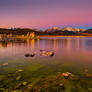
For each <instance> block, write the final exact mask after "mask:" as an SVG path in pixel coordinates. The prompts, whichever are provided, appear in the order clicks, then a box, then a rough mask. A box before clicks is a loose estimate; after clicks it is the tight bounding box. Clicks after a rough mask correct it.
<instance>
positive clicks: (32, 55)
mask: <svg viewBox="0 0 92 92" xmlns="http://www.w3.org/2000/svg"><path fill="white" fill-rule="evenodd" d="M34 56H35V53H32V54H25V57H34Z"/></svg>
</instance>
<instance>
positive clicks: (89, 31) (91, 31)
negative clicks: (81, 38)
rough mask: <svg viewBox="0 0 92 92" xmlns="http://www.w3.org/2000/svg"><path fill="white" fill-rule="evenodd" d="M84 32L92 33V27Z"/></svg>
mask: <svg viewBox="0 0 92 92" xmlns="http://www.w3.org/2000/svg"><path fill="white" fill-rule="evenodd" d="M84 33H89V34H92V29H88V30H86V31H85V32H84Z"/></svg>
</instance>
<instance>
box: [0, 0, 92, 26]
mask: <svg viewBox="0 0 92 92" xmlns="http://www.w3.org/2000/svg"><path fill="white" fill-rule="evenodd" d="M50 26H73V27H75V26H77V27H80V26H81V27H84V26H86V27H92V0H0V27H29V28H31V27H38V28H46V27H50Z"/></svg>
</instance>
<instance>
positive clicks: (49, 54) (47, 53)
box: [40, 50, 55, 56]
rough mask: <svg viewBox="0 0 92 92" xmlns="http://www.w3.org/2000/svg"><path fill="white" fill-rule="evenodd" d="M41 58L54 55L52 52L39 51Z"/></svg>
mask: <svg viewBox="0 0 92 92" xmlns="http://www.w3.org/2000/svg"><path fill="white" fill-rule="evenodd" d="M40 52H41V55H42V56H54V55H55V53H54V52H53V51H44V50H40Z"/></svg>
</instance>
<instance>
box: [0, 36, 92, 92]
mask: <svg viewBox="0 0 92 92" xmlns="http://www.w3.org/2000/svg"><path fill="white" fill-rule="evenodd" d="M40 49H42V50H46V51H49V50H52V51H54V52H55V55H54V56H53V57H47V56H41V55H40ZM34 52H35V53H36V55H35V56H34V57H25V56H24V55H25V54H27V53H34ZM85 70H86V72H88V73H86V74H87V75H86V77H85V76H84V75H82V74H84V71H85ZM18 72H19V73H18ZM58 72H60V73H63V72H70V73H72V74H75V75H78V76H80V75H81V76H80V80H79V79H76V78H75V79H74V81H72V80H65V79H63V80H60V81H61V82H63V83H64V85H65V87H66V89H65V91H64V92H92V76H91V75H90V74H92V37H50V38H48V37H42V38H40V39H39V40H24V41H23V40H22V41H16V42H0V90H1V91H2V90H8V91H7V92H15V91H10V90H14V89H19V90H20V89H21V90H24V89H25V90H26V91H21V92H31V91H32V90H31V91H27V90H28V89H27V87H28V86H29V84H30V83H31V84H32V85H33V87H35V86H36V89H37V91H36V90H35V91H32V92H51V91H52V87H53V86H51V87H48V89H47V91H38V89H39V85H40V90H45V89H43V88H44V87H46V85H50V84H49V83H50V82H49V81H48V82H47V83H44V81H45V82H46V81H47V80H51V79H53V78H54V77H52V78H51V79H50V78H48V76H52V75H57V73H58ZM44 76H45V77H47V78H48V79H46V80H45V79H44V81H43V82H41V80H40V79H41V78H42V77H44ZM39 80H40V82H41V83H43V84H41V83H40V82H39V83H40V84H39V83H38V84H36V83H37V81H39ZM76 80H77V81H76ZM51 81H53V80H51ZM55 81H56V80H55ZM55 81H54V82H55ZM60 81H59V82H60ZM23 85H24V86H25V87H24V86H23ZM44 85H45V86H44ZM51 85H52V84H51ZM55 85H56V84H55ZM60 85H61V84H60ZM43 86H44V87H43ZM37 87H38V88H37ZM41 87H42V88H41ZM55 87H56V86H55ZM49 88H50V89H49ZM49 90H50V91H49ZM61 90H63V89H62V88H61V89H60V91H55V90H54V91H53V92H61ZM71 90H72V91H71ZM2 92H4V91H2ZM5 92H6V91H5ZM17 92H20V91H17Z"/></svg>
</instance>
